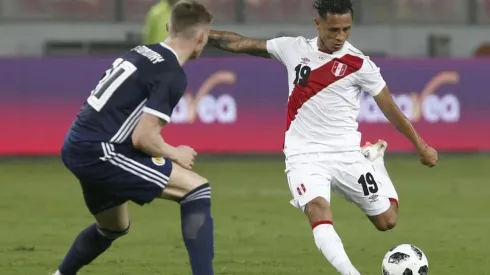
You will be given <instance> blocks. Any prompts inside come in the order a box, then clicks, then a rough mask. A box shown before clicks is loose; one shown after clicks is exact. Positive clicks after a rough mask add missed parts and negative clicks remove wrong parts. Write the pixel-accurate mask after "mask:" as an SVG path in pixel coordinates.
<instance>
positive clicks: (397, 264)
mask: <svg viewBox="0 0 490 275" xmlns="http://www.w3.org/2000/svg"><path fill="white" fill-rule="evenodd" d="M382 270H383V275H427V274H428V273H429V262H428V261H427V257H425V254H424V252H422V250H420V248H418V247H415V246H413V245H410V244H401V245H399V246H395V247H393V248H392V249H390V251H388V253H386V255H385V257H384V259H383V264H382Z"/></svg>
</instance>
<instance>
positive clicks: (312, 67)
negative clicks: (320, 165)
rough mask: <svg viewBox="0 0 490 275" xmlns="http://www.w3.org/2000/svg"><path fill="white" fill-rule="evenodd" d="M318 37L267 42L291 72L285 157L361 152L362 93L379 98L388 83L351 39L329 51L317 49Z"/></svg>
mask: <svg viewBox="0 0 490 275" xmlns="http://www.w3.org/2000/svg"><path fill="white" fill-rule="evenodd" d="M317 39H318V38H314V39H306V38H304V37H296V38H295V37H280V38H275V39H271V40H268V41H267V50H268V52H269V53H270V54H271V55H272V56H273V57H274V58H276V59H277V60H279V61H280V62H281V63H283V64H284V65H285V66H286V68H287V71H288V82H289V98H288V107H287V123H286V133H285V140H284V153H285V155H286V157H287V156H291V155H295V154H302V153H314V152H344V151H355V150H360V142H361V133H360V132H359V131H358V130H357V129H358V123H357V116H358V114H359V110H360V103H361V102H360V98H361V97H360V95H361V91H365V92H367V93H369V94H370V95H372V96H375V95H377V94H378V93H379V92H381V90H382V89H383V88H384V87H385V85H386V82H385V81H384V79H383V77H382V76H381V74H380V69H379V68H378V67H377V66H376V65H375V64H374V63H373V62H372V61H371V60H370V59H369V57H367V56H365V55H363V54H362V53H361V52H360V51H359V50H357V49H356V48H354V47H353V46H352V45H351V44H350V43H348V42H346V43H345V45H344V47H343V48H342V49H341V50H340V51H338V52H335V53H333V54H327V53H324V52H322V51H320V50H318V47H317Z"/></svg>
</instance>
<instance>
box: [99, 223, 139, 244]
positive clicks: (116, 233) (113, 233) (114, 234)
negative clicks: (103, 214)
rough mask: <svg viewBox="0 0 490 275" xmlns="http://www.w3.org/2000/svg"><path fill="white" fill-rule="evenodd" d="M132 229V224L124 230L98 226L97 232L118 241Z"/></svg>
mask: <svg viewBox="0 0 490 275" xmlns="http://www.w3.org/2000/svg"><path fill="white" fill-rule="evenodd" d="M130 229H131V224H130V225H128V227H127V228H126V229H123V230H109V229H105V228H101V227H99V226H98V225H97V231H98V232H99V234H100V235H102V236H104V237H106V238H107V239H111V240H116V239H119V238H121V237H123V236H125V235H127V234H128V233H129V231H130Z"/></svg>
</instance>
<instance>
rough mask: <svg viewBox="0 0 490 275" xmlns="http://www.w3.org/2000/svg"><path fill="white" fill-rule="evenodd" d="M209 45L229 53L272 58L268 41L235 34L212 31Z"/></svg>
mask: <svg viewBox="0 0 490 275" xmlns="http://www.w3.org/2000/svg"><path fill="white" fill-rule="evenodd" d="M208 44H209V45H212V46H213V47H216V48H218V49H221V50H223V51H227V52H232V53H245V54H249V55H253V56H260V57H265V58H271V55H270V54H269V52H268V51H267V41H266V40H260V39H253V38H248V37H245V36H242V35H239V34H236V33H234V32H228V31H213V30H212V31H211V32H210V33H209V42H208Z"/></svg>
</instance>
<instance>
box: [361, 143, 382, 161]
mask: <svg viewBox="0 0 490 275" xmlns="http://www.w3.org/2000/svg"><path fill="white" fill-rule="evenodd" d="M386 148H388V143H387V142H386V141H384V140H381V139H380V140H378V142H376V144H371V143H370V142H366V144H365V145H364V146H363V147H362V148H361V153H362V154H363V155H364V156H365V157H366V158H367V159H368V160H370V161H375V160H376V159H377V158H379V157H381V158H382V157H384V155H385V151H386Z"/></svg>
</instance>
